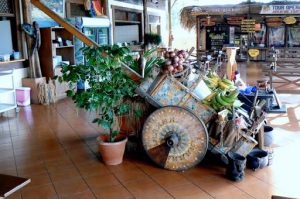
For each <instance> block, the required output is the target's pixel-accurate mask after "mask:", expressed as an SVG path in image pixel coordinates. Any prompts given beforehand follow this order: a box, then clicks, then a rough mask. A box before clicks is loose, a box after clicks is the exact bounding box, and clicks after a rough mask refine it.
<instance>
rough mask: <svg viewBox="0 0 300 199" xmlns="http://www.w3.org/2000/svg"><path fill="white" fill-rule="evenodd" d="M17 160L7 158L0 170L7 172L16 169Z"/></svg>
mask: <svg viewBox="0 0 300 199" xmlns="http://www.w3.org/2000/svg"><path fill="white" fill-rule="evenodd" d="M15 165H16V164H15V159H14V158H5V159H3V160H1V161H0V170H7V169H11V168H15V167H16V166H15Z"/></svg>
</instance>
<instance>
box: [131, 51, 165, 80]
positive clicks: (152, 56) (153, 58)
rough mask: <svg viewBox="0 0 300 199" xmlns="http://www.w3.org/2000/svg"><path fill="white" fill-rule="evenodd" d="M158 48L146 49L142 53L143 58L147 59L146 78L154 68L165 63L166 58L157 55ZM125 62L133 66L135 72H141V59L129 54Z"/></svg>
mask: <svg viewBox="0 0 300 199" xmlns="http://www.w3.org/2000/svg"><path fill="white" fill-rule="evenodd" d="M156 54H157V48H153V49H149V50H146V51H145V53H144V54H143V55H142V58H143V59H144V60H145V68H144V78H146V77H147V76H148V75H149V74H150V72H151V70H152V68H153V67H154V66H155V65H156V66H158V67H159V68H160V67H161V66H162V65H163V64H164V62H165V60H164V59H162V58H159V57H157V55H156ZM125 63H126V64H127V65H128V66H129V67H130V68H132V69H133V70H134V71H135V72H137V73H139V74H140V73H141V63H140V61H139V60H136V59H133V57H132V56H127V57H126V58H125Z"/></svg>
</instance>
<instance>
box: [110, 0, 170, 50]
mask: <svg viewBox="0 0 300 199" xmlns="http://www.w3.org/2000/svg"><path fill="white" fill-rule="evenodd" d="M107 6H108V7H107V10H108V17H109V19H110V21H111V22H112V21H113V20H112V6H118V7H124V8H130V9H135V10H139V11H142V10H143V9H144V7H143V6H141V5H133V4H129V3H124V2H120V1H114V0H109V1H108V5H107ZM148 12H149V13H151V14H155V15H157V16H160V18H161V36H162V45H163V46H167V44H168V29H167V17H166V16H167V14H166V12H165V11H164V10H159V9H155V8H148ZM112 27H113V26H112ZM113 31H114V30H111V31H110V42H111V44H114V43H115V41H114V39H113Z"/></svg>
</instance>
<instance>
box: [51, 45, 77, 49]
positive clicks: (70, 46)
mask: <svg viewBox="0 0 300 199" xmlns="http://www.w3.org/2000/svg"><path fill="white" fill-rule="evenodd" d="M73 47H74V45H69V46H57V47H55V48H56V49H58V48H73Z"/></svg>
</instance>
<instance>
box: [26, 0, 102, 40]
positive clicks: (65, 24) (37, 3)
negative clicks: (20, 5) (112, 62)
mask: <svg viewBox="0 0 300 199" xmlns="http://www.w3.org/2000/svg"><path fill="white" fill-rule="evenodd" d="M26 1H29V0H26ZM31 3H32V4H33V5H35V6H36V7H37V8H39V9H40V10H41V11H43V12H44V13H45V14H47V15H48V16H49V17H50V18H52V19H53V20H55V21H56V22H57V23H59V24H60V25H62V26H63V27H64V28H65V29H66V30H68V31H69V32H70V33H71V34H73V35H74V36H76V37H77V38H78V39H80V40H81V41H82V42H83V43H85V44H86V45H88V46H93V45H94V46H98V44H97V43H96V42H95V41H93V40H91V39H89V38H88V37H86V36H85V35H84V34H83V33H82V32H80V31H79V30H77V29H76V28H75V27H74V26H72V25H71V24H70V23H68V22H66V21H65V20H64V19H63V18H61V17H60V16H59V15H57V14H56V13H55V12H53V11H52V10H50V9H49V8H48V7H47V6H45V5H44V4H42V3H41V2H40V1H39V0H31Z"/></svg>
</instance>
